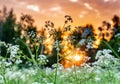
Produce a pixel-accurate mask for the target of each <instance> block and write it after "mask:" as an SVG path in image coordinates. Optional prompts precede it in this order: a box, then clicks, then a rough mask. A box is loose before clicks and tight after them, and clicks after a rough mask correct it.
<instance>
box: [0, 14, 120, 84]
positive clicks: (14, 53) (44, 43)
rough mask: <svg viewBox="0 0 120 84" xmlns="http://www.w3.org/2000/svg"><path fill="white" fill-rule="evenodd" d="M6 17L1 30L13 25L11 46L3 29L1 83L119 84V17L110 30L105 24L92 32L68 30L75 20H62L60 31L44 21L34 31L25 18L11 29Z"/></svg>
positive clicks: (80, 28)
mask: <svg viewBox="0 0 120 84" xmlns="http://www.w3.org/2000/svg"><path fill="white" fill-rule="evenodd" d="M10 15H11V16H9V15H8V16H9V17H8V18H9V19H6V22H4V21H3V25H2V26H1V25H0V28H1V29H2V28H3V27H4V28H8V29H9V27H11V28H12V27H13V26H14V27H15V28H14V27H13V30H14V32H16V33H15V34H14V35H13V36H14V39H13V40H11V41H10V40H8V39H11V37H9V36H8V35H7V34H8V33H5V31H4V29H3V37H4V34H5V35H6V38H7V39H5V37H4V38H3V39H2V40H1V41H0V84H119V83H120V22H119V17H118V16H116V15H115V16H114V17H113V18H112V21H113V25H112V24H110V23H109V22H107V21H103V23H102V25H101V26H100V27H98V28H94V27H93V26H92V25H91V24H87V25H85V26H76V27H72V26H71V23H72V22H73V19H72V17H71V16H69V15H66V16H65V21H64V25H63V27H61V28H56V27H55V26H54V23H53V22H51V21H46V22H45V25H44V28H41V30H40V31H36V28H35V27H34V26H33V24H32V23H33V22H34V21H33V19H32V18H31V17H30V16H29V15H23V16H22V17H21V21H20V22H18V23H17V24H14V25H10V23H9V22H13V21H14V19H13V17H12V13H10ZM7 21H8V22H7ZM5 23H6V24H5ZM8 23H9V24H8ZM13 23H14V22H13ZM1 24H2V23H1ZM6 25H7V26H6ZM11 30H12V29H11ZM11 30H8V31H9V32H10V31H11ZM6 31H7V29H6ZM18 33H20V34H18ZM12 34H13V31H12V33H11V35H12Z"/></svg>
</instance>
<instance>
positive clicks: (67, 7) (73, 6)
mask: <svg viewBox="0 0 120 84" xmlns="http://www.w3.org/2000/svg"><path fill="white" fill-rule="evenodd" d="M3 6H6V7H7V8H8V10H9V9H10V8H13V9H14V12H15V14H16V15H17V17H19V16H20V15H21V13H24V14H30V15H31V16H32V17H33V18H34V19H35V25H37V26H38V27H39V28H41V27H42V26H44V22H45V21H47V20H51V21H52V22H54V23H55V26H56V27H59V26H62V25H63V24H64V16H65V15H71V16H72V18H73V20H74V23H73V25H84V24H87V23H91V24H93V25H94V26H98V25H101V22H102V21H103V20H106V21H110V20H111V18H112V17H113V15H114V14H117V15H118V16H120V0H0V9H2V8H3Z"/></svg>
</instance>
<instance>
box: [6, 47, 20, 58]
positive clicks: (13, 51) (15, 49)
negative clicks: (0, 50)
mask: <svg viewBox="0 0 120 84" xmlns="http://www.w3.org/2000/svg"><path fill="white" fill-rule="evenodd" d="M18 50H19V45H13V46H12V45H9V46H8V49H7V52H8V53H10V58H11V59H12V58H13V57H15V56H16V55H17V53H18Z"/></svg>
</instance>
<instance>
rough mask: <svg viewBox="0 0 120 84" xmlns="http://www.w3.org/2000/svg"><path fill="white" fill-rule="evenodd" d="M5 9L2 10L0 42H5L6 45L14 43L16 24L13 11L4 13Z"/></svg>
mask: <svg viewBox="0 0 120 84" xmlns="http://www.w3.org/2000/svg"><path fill="white" fill-rule="evenodd" d="M6 11H7V9H6V7H4V9H3V16H2V20H1V22H2V23H1V28H0V30H1V33H2V34H1V38H0V39H1V40H2V41H5V42H6V43H14V39H13V37H15V30H14V28H15V24H16V17H15V14H14V13H13V9H11V10H10V11H9V13H8V14H7V13H6Z"/></svg>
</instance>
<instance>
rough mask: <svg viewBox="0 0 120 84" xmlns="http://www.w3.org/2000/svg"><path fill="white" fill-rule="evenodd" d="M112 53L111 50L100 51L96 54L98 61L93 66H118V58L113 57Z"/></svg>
mask: <svg viewBox="0 0 120 84" xmlns="http://www.w3.org/2000/svg"><path fill="white" fill-rule="evenodd" d="M111 53H112V51H111V50H109V49H103V50H99V51H98V52H97V54H96V58H95V59H96V60H97V61H95V62H94V63H93V65H98V66H106V67H110V66H112V65H113V64H117V62H118V61H119V60H118V59H117V58H115V57H114V56H112V55H111Z"/></svg>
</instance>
